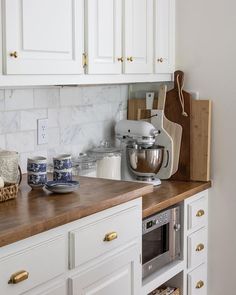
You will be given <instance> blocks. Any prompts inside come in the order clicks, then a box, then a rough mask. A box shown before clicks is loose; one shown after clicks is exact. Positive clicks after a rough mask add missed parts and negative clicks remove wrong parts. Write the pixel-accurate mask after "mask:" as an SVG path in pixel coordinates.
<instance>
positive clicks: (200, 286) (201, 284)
mask: <svg viewBox="0 0 236 295" xmlns="http://www.w3.org/2000/svg"><path fill="white" fill-rule="evenodd" d="M203 286H204V282H203V281H199V282H197V284H196V289H201V288H202V287H203Z"/></svg>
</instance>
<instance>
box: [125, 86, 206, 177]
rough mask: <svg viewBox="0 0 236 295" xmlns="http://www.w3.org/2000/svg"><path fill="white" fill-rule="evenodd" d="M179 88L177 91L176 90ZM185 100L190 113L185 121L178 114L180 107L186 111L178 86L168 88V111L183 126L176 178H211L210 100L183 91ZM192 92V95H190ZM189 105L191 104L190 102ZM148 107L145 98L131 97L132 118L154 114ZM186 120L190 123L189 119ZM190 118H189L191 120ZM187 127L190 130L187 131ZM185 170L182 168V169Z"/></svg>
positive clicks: (187, 110)
mask: <svg viewBox="0 0 236 295" xmlns="http://www.w3.org/2000/svg"><path fill="white" fill-rule="evenodd" d="M174 91H175V94H174V93H173V92H174ZM183 94H184V101H185V112H186V113H187V114H188V117H187V118H182V116H181V120H185V124H182V123H181V121H178V118H175V119H174V118H173V117H171V116H175V112H176V108H178V111H179V115H178V116H180V115H181V114H182V108H181V106H180V105H179V102H178V101H177V98H178V97H176V95H177V94H176V90H174V89H172V90H170V92H169V91H168V92H167V101H166V105H165V114H166V115H168V117H167V118H168V119H170V118H173V120H176V121H177V122H178V123H179V124H180V125H181V126H182V127H183V136H182V143H181V148H180V159H179V169H178V171H177V173H176V174H175V175H173V176H172V177H171V179H172V178H173V179H174V180H186V181H189V180H194V181H208V180H210V149H211V146H210V144H211V112H212V111H211V108H212V103H211V101H210V100H202V99H201V100H194V99H192V98H191V96H190V94H189V93H187V92H186V91H183ZM172 95H175V97H176V98H175V99H176V102H178V105H177V106H176V105H175V106H174V105H173V101H175V100H174V99H171V97H173V96H172ZM187 95H188V96H187ZM157 102H158V99H157V98H154V102H153V108H154V109H156V108H157ZM188 105H189V106H188ZM145 109H146V101H145V98H140V99H136V98H134V99H129V101H128V119H132V120H140V119H145V118H150V110H145ZM186 120H188V121H189V123H186ZM188 121H187V122H188ZM186 129H187V130H188V131H186ZM180 170H181V171H180Z"/></svg>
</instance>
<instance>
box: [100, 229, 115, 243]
mask: <svg viewBox="0 0 236 295" xmlns="http://www.w3.org/2000/svg"><path fill="white" fill-rule="evenodd" d="M117 238H118V234H117V232H115V231H114V232H111V233H108V234H106V235H105V238H104V239H103V241H104V242H110V241H113V240H115V239H117Z"/></svg>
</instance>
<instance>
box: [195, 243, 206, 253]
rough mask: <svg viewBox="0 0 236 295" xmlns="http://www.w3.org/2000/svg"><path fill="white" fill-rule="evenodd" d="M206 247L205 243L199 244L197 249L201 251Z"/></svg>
mask: <svg viewBox="0 0 236 295" xmlns="http://www.w3.org/2000/svg"><path fill="white" fill-rule="evenodd" d="M204 248H205V246H204V245H203V244H199V245H197V248H196V251H197V252H200V251H202V250H204Z"/></svg>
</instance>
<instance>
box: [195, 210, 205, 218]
mask: <svg viewBox="0 0 236 295" xmlns="http://www.w3.org/2000/svg"><path fill="white" fill-rule="evenodd" d="M203 215H205V211H204V210H203V209H201V210H198V211H197V214H196V216H197V217H202V216H203Z"/></svg>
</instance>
